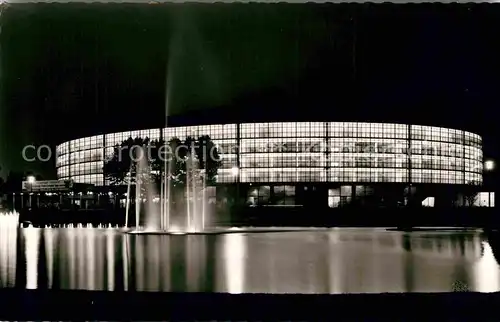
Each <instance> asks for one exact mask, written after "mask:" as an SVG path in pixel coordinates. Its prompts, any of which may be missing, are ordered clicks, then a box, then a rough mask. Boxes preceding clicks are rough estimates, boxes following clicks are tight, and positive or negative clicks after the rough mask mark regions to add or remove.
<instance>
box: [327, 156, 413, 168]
mask: <svg viewBox="0 0 500 322" xmlns="http://www.w3.org/2000/svg"><path fill="white" fill-rule="evenodd" d="M329 164H330V166H331V167H334V168H344V167H345V168H348V167H357V168H370V167H371V168H406V167H408V156H407V155H405V154H400V155H394V154H385V155H381V154H370V153H363V154H361V153H332V154H331V155H330V163H329Z"/></svg>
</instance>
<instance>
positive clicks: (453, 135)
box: [410, 125, 464, 144]
mask: <svg viewBox="0 0 500 322" xmlns="http://www.w3.org/2000/svg"><path fill="white" fill-rule="evenodd" d="M410 128H411V129H410V132H411V138H412V139H415V140H432V141H442V142H451V143H460V144H462V143H463V134H464V132H463V131H461V130H455V129H447V128H442V127H435V126H423V125H411V126H410Z"/></svg>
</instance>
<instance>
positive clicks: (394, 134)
mask: <svg viewBox="0 0 500 322" xmlns="http://www.w3.org/2000/svg"><path fill="white" fill-rule="evenodd" d="M328 132H329V136H330V137H362V138H400V139H406V138H408V126H407V125H404V124H383V123H352V122H351V123H349V122H343V123H342V122H332V123H329V131H328Z"/></svg>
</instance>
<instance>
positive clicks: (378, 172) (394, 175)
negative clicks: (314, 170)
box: [329, 168, 408, 182]
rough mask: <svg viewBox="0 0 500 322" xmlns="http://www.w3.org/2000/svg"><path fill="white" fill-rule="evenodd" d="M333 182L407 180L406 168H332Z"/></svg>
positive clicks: (331, 176)
mask: <svg viewBox="0 0 500 322" xmlns="http://www.w3.org/2000/svg"><path fill="white" fill-rule="evenodd" d="M329 177H330V181H331V182H407V181H408V170H405V169H377V168H372V169H356V168H354V169H349V168H344V169H330V171H329Z"/></svg>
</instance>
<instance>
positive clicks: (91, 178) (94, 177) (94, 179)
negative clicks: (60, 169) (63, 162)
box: [72, 174, 104, 186]
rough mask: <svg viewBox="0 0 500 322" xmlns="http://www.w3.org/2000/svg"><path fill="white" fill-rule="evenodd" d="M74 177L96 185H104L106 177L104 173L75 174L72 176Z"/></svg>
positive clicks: (80, 181)
mask: <svg viewBox="0 0 500 322" xmlns="http://www.w3.org/2000/svg"><path fill="white" fill-rule="evenodd" d="M72 179H73V180H74V181H75V182H78V183H88V184H94V185H96V186H102V185H104V177H103V176H102V174H90V175H82V176H74V177H72Z"/></svg>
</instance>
